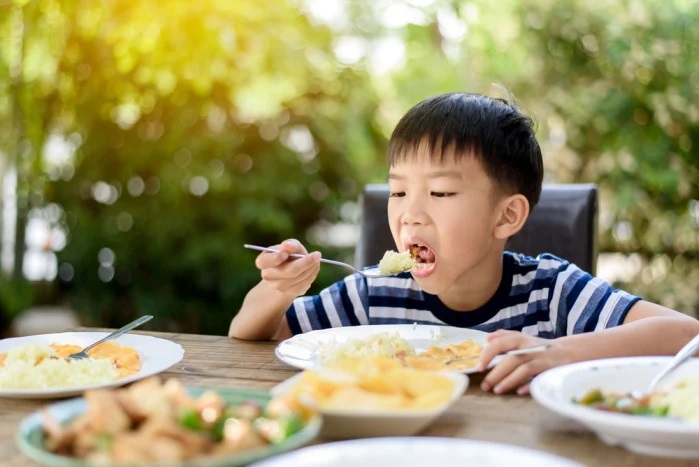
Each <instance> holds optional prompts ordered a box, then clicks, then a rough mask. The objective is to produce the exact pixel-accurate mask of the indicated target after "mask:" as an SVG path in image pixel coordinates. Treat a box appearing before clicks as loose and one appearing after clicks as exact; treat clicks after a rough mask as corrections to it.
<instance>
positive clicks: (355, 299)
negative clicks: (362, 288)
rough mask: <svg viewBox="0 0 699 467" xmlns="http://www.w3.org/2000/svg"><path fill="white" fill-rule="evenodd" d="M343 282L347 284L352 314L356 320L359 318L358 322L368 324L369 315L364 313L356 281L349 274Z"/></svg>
mask: <svg viewBox="0 0 699 467" xmlns="http://www.w3.org/2000/svg"><path fill="white" fill-rule="evenodd" d="M345 284H346V285H347V295H348V296H349V299H350V302H352V307H353V308H354V314H355V316H356V317H357V320H359V324H369V317H368V316H367V314H366V310H365V309H364V305H363V304H362V299H361V298H360V297H359V291H358V290H357V281H356V280H355V279H353V278H352V276H349V277H348V278H347V279H345Z"/></svg>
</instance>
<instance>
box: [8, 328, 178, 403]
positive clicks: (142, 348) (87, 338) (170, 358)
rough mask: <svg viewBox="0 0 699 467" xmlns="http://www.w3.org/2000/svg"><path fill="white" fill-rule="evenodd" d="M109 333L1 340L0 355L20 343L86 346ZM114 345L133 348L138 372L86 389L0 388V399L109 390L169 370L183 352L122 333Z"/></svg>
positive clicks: (172, 345) (169, 343)
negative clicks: (136, 358)
mask: <svg viewBox="0 0 699 467" xmlns="http://www.w3.org/2000/svg"><path fill="white" fill-rule="evenodd" d="M108 334H109V333H108V332H60V333H56V334H40V335H36V336H26V337H13V338H10V339H4V340H2V341H0V353H5V352H7V351H8V350H10V349H11V348H13V347H16V346H18V345H22V344H39V345H49V344H52V343H54V342H55V343H57V344H75V345H79V346H82V347H84V346H87V345H89V344H92V343H93V342H96V341H98V340H100V339H102V338H103V337H105V336H107V335H108ZM115 342H117V343H119V345H122V346H126V347H132V348H134V349H136V350H137V351H138V353H139V355H140V357H141V369H140V370H139V371H138V373H134V374H133V375H131V376H129V377H126V378H122V379H117V380H113V381H109V382H107V383H103V384H94V385H89V386H73V387H61V388H49V389H0V397H6V398H14V399H55V398H58V397H68V396H75V395H78V394H81V393H82V392H83V391H85V390H87V389H96V388H108V387H114V386H121V385H124V384H127V383H131V382H133V381H136V380H139V379H142V378H146V377H148V376H152V375H155V374H157V373H160V372H161V371H164V370H166V369H168V368H170V367H171V366H172V365H174V364H175V363H177V362H179V361H180V360H182V357H183V356H184V349H183V348H182V346H181V345H180V344H176V343H174V342H172V341H169V340H166V339H160V338H157V337H151V336H144V335H142V334H124V335H122V336H120V337H118V338H117V339H115Z"/></svg>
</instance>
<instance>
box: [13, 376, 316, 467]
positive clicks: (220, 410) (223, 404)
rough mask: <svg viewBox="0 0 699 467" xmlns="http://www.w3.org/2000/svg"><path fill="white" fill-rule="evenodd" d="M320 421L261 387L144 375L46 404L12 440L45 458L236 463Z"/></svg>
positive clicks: (310, 432)
mask: <svg viewBox="0 0 699 467" xmlns="http://www.w3.org/2000/svg"><path fill="white" fill-rule="evenodd" d="M321 423H322V421H321V418H320V416H319V415H318V414H317V412H315V411H312V410H309V409H307V408H305V407H301V406H299V405H298V404H295V402H294V401H293V400H291V399H289V398H284V397H273V396H271V395H270V393H269V392H267V391H256V390H250V389H234V388H220V389H214V388H196V387H192V388H189V387H184V386H183V385H182V384H181V383H180V382H179V380H177V379H174V378H171V379H168V380H167V381H165V382H163V381H161V379H160V378H158V377H151V378H146V379H143V380H141V381H138V382H136V383H134V384H132V385H130V386H128V387H125V388H102V389H92V390H88V391H86V392H85V394H84V396H83V397H80V398H76V399H70V400H67V401H62V402H58V403H53V404H50V405H47V406H45V407H44V408H43V409H42V410H39V411H36V412H34V413H33V414H31V415H29V416H28V417H27V418H25V419H24V420H23V421H22V423H21V424H20V427H19V430H18V432H17V443H18V444H19V447H20V449H21V450H22V451H23V452H24V453H25V454H26V455H27V456H28V457H29V458H31V459H33V460H35V461H37V462H40V463H42V464H44V465H50V466H68V465H70V466H76V467H77V466H88V465H110V466H115V467H116V466H126V465H129V466H133V465H161V466H164V465H167V466H170V467H174V466H192V467H193V466H209V467H213V466H242V465H247V464H249V463H250V462H253V461H256V460H259V459H262V458H265V457H268V456H271V455H274V454H279V453H282V452H285V451H288V450H290V449H294V448H297V447H300V446H302V445H304V444H306V443H308V442H310V441H311V440H312V439H313V438H315V436H316V435H317V434H318V431H319V429H320V426H321Z"/></svg>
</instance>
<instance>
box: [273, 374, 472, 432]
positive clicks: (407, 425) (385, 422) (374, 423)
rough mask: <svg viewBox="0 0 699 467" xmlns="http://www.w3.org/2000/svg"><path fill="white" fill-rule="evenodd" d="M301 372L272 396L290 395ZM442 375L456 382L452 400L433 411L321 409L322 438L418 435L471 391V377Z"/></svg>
mask: <svg viewBox="0 0 699 467" xmlns="http://www.w3.org/2000/svg"><path fill="white" fill-rule="evenodd" d="M301 376H302V373H299V374H297V375H295V376H292V377H291V378H289V379H287V380H286V381H283V382H281V383H279V384H278V385H277V386H275V387H274V388H273V389H272V391H271V392H272V395H274V396H277V395H281V394H286V393H288V392H289V391H290V390H291V388H292V387H293V386H294V385H295V384H296V382H297V381H298V380H299V378H301ZM440 376H443V377H445V378H448V379H450V380H451V381H453V382H454V389H453V391H452V393H451V397H449V399H448V400H446V401H445V402H444V403H442V404H440V405H439V406H437V407H433V408H431V409H400V410H373V409H372V410H362V409H361V408H360V407H348V408H346V409H342V410H340V409H322V410H321V414H322V416H323V426H322V428H321V431H320V436H322V437H324V438H333V439H347V438H370V437H375V436H410V435H414V434H416V433H419V432H420V431H421V430H422V429H423V428H425V427H426V426H427V425H429V424H430V423H432V422H433V421H434V420H435V419H436V418H437V417H439V416H440V415H441V414H442V413H444V411H445V410H447V408H449V407H450V406H451V405H452V404H453V403H454V402H456V401H457V400H458V399H459V398H460V397H461V396H462V395H463V394H464V392H466V389H468V376H466V375H465V374H463V373H457V372H449V373H447V372H444V373H440Z"/></svg>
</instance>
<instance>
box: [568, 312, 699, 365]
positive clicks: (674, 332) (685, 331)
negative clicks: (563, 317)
mask: <svg viewBox="0 0 699 467" xmlns="http://www.w3.org/2000/svg"><path fill="white" fill-rule="evenodd" d="M697 334H699V321H697V320H694V319H692V318H689V317H666V316H656V317H649V318H645V319H641V320H638V321H634V322H631V323H628V324H624V325H622V326H617V327H615V328H610V329H605V330H603V331H598V332H588V333H584V334H576V335H572V336H566V337H561V338H559V339H556V341H557V342H558V343H559V345H562V346H565V347H566V348H568V350H570V352H571V355H572V356H573V361H583V360H594V359H598V358H609V357H625V356H636V355H674V354H675V353H677V351H678V350H680V349H681V348H682V346H683V345H685V344H686V343H687V342H689V340H690V339H692V338H693V337H694V336H696V335H697Z"/></svg>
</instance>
